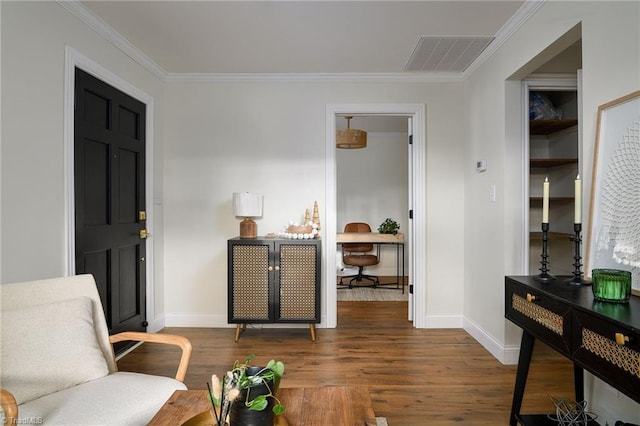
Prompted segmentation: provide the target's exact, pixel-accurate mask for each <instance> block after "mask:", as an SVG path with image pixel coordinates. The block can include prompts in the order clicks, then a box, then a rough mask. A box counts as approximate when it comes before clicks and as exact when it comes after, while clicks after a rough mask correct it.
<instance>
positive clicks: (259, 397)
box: [207, 354, 285, 426]
mask: <svg viewBox="0 0 640 426" xmlns="http://www.w3.org/2000/svg"><path fill="white" fill-rule="evenodd" d="M253 358H255V356H254V355H253V354H252V355H249V356H248V357H247V358H246V360H245V361H244V362H243V363H241V362H239V361H236V362H235V363H234V364H233V368H232V369H231V370H230V371H228V372H227V373H226V374H225V376H224V377H223V379H222V381H220V380H219V379H218V377H217V376H216V375H215V374H214V375H213V376H211V386H210V387H209V384H208V383H207V386H208V387H209V399H210V401H211V402H212V404H213V405H214V410H213V411H214V415H215V416H216V421H217V423H218V426H224V425H226V424H227V423H226V421H227V417H228V420H229V423H228V424H229V426H240V425H242V426H272V425H273V416H274V415H280V414H282V413H283V412H284V410H285V407H284V405H282V404H281V403H280V400H279V399H278V398H277V397H276V395H275V394H276V391H277V390H278V387H279V386H280V379H281V378H282V375H283V374H284V364H283V363H282V362H281V361H275V360H271V361H269V362H268V363H267V365H266V366H264V367H256V366H252V365H250V363H251V360H253ZM216 407H217V408H218V410H216ZM218 413H219V415H218Z"/></svg>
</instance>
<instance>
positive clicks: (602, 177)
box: [585, 90, 640, 296]
mask: <svg viewBox="0 0 640 426" xmlns="http://www.w3.org/2000/svg"><path fill="white" fill-rule="evenodd" d="M592 177H593V180H592V185H591V204H590V216H589V217H590V219H589V228H588V231H589V232H588V239H587V242H588V244H587V256H586V263H585V275H587V276H589V277H590V276H591V270H592V269H595V268H610V269H622V270H626V271H631V274H632V289H633V294H635V295H636V296H640V90H639V91H636V92H633V93H630V94H629V95H627V96H623V97H621V98H618V99H615V100H613V101H611V102H608V103H606V104H603V105H600V107H598V124H597V128H596V144H595V153H594V161H593V175H592Z"/></svg>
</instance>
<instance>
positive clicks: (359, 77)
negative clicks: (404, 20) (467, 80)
mask: <svg viewBox="0 0 640 426" xmlns="http://www.w3.org/2000/svg"><path fill="white" fill-rule="evenodd" d="M462 80H463V77H462V74H461V73H429V74H427V73H424V74H411V73H324V74H323V73H270V74H260V73H255V74H254V73H209V74H207V73H202V74H199V73H169V74H167V77H166V80H165V81H167V82H177V83H223V82H292V83H296V82H340V83H451V82H459V81H462Z"/></svg>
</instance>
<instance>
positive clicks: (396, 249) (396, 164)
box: [336, 116, 410, 307]
mask: <svg viewBox="0 0 640 426" xmlns="http://www.w3.org/2000/svg"><path fill="white" fill-rule="evenodd" d="M350 118H351V117H350V116H347V117H342V116H341V117H338V119H337V123H336V126H337V128H338V132H340V131H341V130H343V129H346V128H347V127H348V126H349V124H350V123H352V124H353V126H352V128H353V129H359V130H362V131H365V132H366V133H367V138H366V146H365V147H364V148H357V149H341V148H339V147H338V149H337V151H336V174H337V181H336V188H337V194H336V195H337V201H336V206H337V211H336V217H337V230H338V232H346V231H347V229H346V227H347V225H348V224H349V226H350V228H351V230H352V231H353V229H354V228H355V229H358V230H363V229H364V230H366V229H367V225H368V227H369V228H368V229H369V230H370V231H371V233H372V236H373V237H374V238H375V239H380V238H383V237H388V241H382V240H381V242H380V243H378V244H370V243H367V244H356V245H353V244H351V245H350V244H339V247H338V253H337V254H336V256H337V265H336V267H337V276H338V278H337V279H338V281H339V283H340V284H339V287H338V301H343V300H344V301H401V302H408V288H407V286H405V285H404V283H405V276H406V275H407V271H408V270H409V269H408V264H407V260H408V256H407V254H408V253H407V250H405V249H407V248H408V247H405V244H404V243H403V244H397V243H396V241H404V236H405V235H406V234H407V230H408V224H409V222H410V219H409V201H408V194H409V190H408V180H409V171H408V163H409V158H410V157H409V156H410V144H409V124H410V123H409V121H410V118H408V117H406V116H354V117H353V118H351V119H350ZM386 221H391V223H394V222H395V223H396V224H398V225H399V229H398V230H397V233H398V234H397V235H395V236H393V235H391V236H385V235H377V233H379V232H380V230H379V228H380V226H382V224H383V223H385V222H386ZM364 224H366V225H364ZM338 242H339V243H340V241H338ZM350 250H355V251H354V252H351V251H350ZM359 250H369V251H368V252H367V253H366V254H364V253H360V252H359ZM345 255H346V258H345ZM363 255H364V256H365V257H362V256H363ZM354 256H355V257H354ZM349 262H351V263H352V264H349ZM362 262H364V263H365V264H366V265H365V266H364V267H363V270H362V272H361V271H360V267H359V266H355V265H354V264H353V263H355V264H361V263H362ZM359 274H362V275H363V278H360V277H358V275H359ZM359 278H360V279H359ZM407 282H408V281H407ZM407 305H408V303H407ZM405 307H406V305H405Z"/></svg>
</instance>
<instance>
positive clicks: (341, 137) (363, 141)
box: [336, 116, 367, 149]
mask: <svg viewBox="0 0 640 426" xmlns="http://www.w3.org/2000/svg"><path fill="white" fill-rule="evenodd" d="M345 118H346V119H347V128H346V129H341V130H336V147H337V148H342V149H358V148H366V147H367V132H365V131H364V130H357V129H352V128H351V119H352V118H353V117H352V116H346V117H345Z"/></svg>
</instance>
